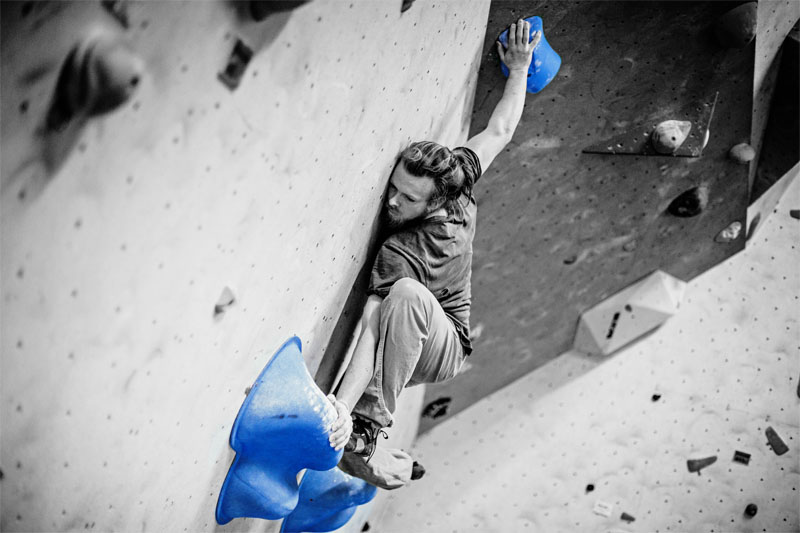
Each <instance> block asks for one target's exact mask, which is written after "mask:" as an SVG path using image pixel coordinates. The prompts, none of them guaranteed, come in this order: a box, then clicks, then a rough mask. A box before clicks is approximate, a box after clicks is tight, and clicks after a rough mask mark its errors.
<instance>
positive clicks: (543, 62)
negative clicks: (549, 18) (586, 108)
mask: <svg viewBox="0 0 800 533" xmlns="http://www.w3.org/2000/svg"><path fill="white" fill-rule="evenodd" d="M525 20H527V21H528V22H530V23H531V30H530V31H531V37H533V32H535V31H540V32H542V38H541V40H540V41H539V44H537V45H536V48H534V49H533V59H532V60H531V66H530V67H528V88H527V92H529V93H538V92H539V91H541V90H542V89H544V88H545V87H546V86H547V84H548V83H550V82H551V81H553V78H555V77H556V74H558V69H560V68H561V56H560V55H558V54H557V53H556V51H555V50H553V49H552V48H551V46H550V43H548V42H547V39H545V37H544V30H543V29H542V18H541V17H528V18H526V19H525ZM498 40H499V41H500V42H501V43H502V44H503V46H504V47H505V48H508V29H506V30H505V31H504V32H503V33H501V34H500V37H499V38H498ZM529 42H530V41H529ZM500 69H501V70H502V71H503V75H504V76H506V77H508V67H507V66H506V64H505V63H503V62H502V61H501V62H500Z"/></svg>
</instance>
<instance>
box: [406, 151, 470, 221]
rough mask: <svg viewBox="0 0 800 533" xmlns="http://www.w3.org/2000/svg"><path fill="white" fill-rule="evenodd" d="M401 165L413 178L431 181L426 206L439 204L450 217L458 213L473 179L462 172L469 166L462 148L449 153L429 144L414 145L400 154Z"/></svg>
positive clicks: (467, 172) (467, 173)
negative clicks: (431, 185) (430, 191)
mask: <svg viewBox="0 0 800 533" xmlns="http://www.w3.org/2000/svg"><path fill="white" fill-rule="evenodd" d="M400 163H402V164H403V166H404V167H405V169H406V171H408V173H409V174H411V175H412V176H416V177H420V178H421V177H428V178H431V179H432V180H433V183H434V189H433V192H432V193H431V197H430V199H429V200H428V203H430V204H435V203H437V202H442V205H443V206H444V207H445V208H446V209H447V212H448V213H450V214H453V213H456V212H459V211H460V210H461V205H460V203H459V199H460V198H461V195H462V194H465V195H467V196H470V195H471V194H472V186H473V185H474V183H475V176H473V175H472V174H473V173H472V172H470V171H465V169H470V170H471V168H472V167H471V166H470V165H468V164H467V155H466V153H465V152H464V150H463V149H461V148H456V149H455V150H450V149H449V148H447V147H445V146H442V145H441V144H437V143H435V142H431V141H420V142H415V143H412V144H411V145H409V146H408V148H406V149H405V150H403V151H402V153H401V154H400Z"/></svg>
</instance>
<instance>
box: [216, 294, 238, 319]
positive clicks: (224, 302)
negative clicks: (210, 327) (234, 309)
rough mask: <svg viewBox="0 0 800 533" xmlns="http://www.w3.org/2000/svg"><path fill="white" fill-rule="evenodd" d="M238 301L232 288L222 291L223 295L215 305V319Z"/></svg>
mask: <svg viewBox="0 0 800 533" xmlns="http://www.w3.org/2000/svg"><path fill="white" fill-rule="evenodd" d="M235 301H236V297H235V296H234V295H233V291H232V290H231V289H230V287H225V288H224V289H222V294H220V295H219V299H218V300H217V303H216V304H214V318H219V317H220V316H221V315H222V314H224V313H225V311H227V310H228V308H229V307H230V306H232V305H233V303H234V302H235Z"/></svg>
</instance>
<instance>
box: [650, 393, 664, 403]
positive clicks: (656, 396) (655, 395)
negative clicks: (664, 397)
mask: <svg viewBox="0 0 800 533" xmlns="http://www.w3.org/2000/svg"><path fill="white" fill-rule="evenodd" d="M650 399H651V400H653V401H654V402H657V401H658V400H660V399H661V395H660V394H653V396H651V397H650Z"/></svg>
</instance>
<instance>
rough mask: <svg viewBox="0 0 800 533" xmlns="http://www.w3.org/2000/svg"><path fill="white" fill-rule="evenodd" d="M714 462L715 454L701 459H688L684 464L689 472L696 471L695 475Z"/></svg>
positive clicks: (715, 460)
mask: <svg viewBox="0 0 800 533" xmlns="http://www.w3.org/2000/svg"><path fill="white" fill-rule="evenodd" d="M716 462H717V456H716V455H712V456H711V457H704V458H702V459H689V460H688V461H686V466H687V467H689V472H697V475H700V471H701V470H702V469H704V468H705V467H707V466H709V465H713V464H714V463H716Z"/></svg>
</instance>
